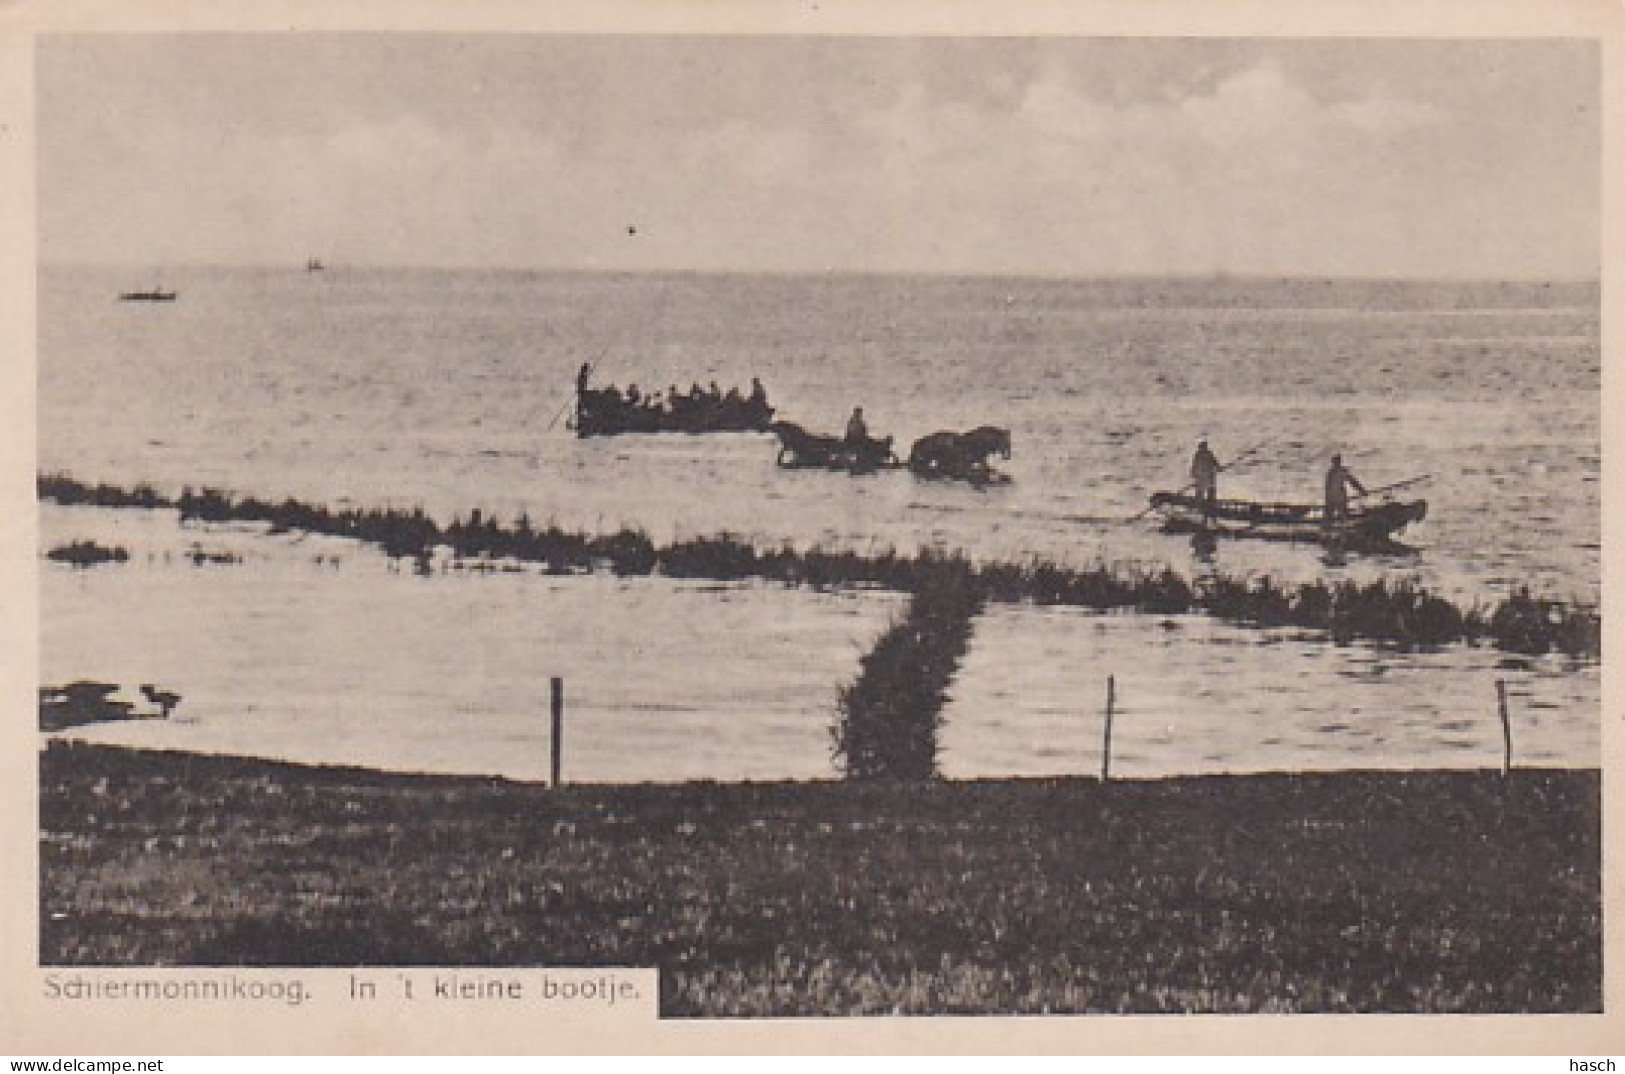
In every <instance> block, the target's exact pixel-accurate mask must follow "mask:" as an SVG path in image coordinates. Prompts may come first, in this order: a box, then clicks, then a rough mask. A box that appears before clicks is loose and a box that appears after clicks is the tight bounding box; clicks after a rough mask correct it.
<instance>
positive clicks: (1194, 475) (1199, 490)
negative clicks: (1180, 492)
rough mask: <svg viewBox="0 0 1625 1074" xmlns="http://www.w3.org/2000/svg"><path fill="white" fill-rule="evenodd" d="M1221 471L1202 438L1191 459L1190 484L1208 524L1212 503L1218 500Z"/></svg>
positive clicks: (1211, 514)
mask: <svg viewBox="0 0 1625 1074" xmlns="http://www.w3.org/2000/svg"><path fill="white" fill-rule="evenodd" d="M1222 469H1223V467H1222V466H1220V465H1219V460H1218V458H1217V456H1215V455H1214V454H1213V451H1212V450H1211V449H1210V448H1209V447H1208V446H1207V438H1206V437H1204V438H1203V439H1202V440H1201V441H1200V442H1199V443H1198V444H1197V445H1196V455H1195V457H1194V458H1192V459H1191V484H1192V485H1194V486H1195V488H1196V498H1197V499H1198V500H1199V501H1201V504H1202V516H1203V517H1204V518H1206V519H1207V520H1208V521H1209V522H1212V520H1213V504H1214V501H1216V500H1217V499H1218V498H1219V471H1220V470H1222Z"/></svg>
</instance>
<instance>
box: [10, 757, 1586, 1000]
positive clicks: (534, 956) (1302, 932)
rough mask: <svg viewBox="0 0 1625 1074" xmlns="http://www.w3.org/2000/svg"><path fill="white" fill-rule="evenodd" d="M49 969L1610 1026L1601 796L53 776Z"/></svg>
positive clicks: (183, 769)
mask: <svg viewBox="0 0 1625 1074" xmlns="http://www.w3.org/2000/svg"><path fill="white" fill-rule="evenodd" d="M40 773H41V824H42V834H41V872H42V880H41V892H40V918H41V936H40V941H41V961H42V962H43V963H44V964H47V965H85V966H89V965H102V966H124V965H238V964H244V965H340V966H344V965H351V966H353V965H386V964H397V965H482V966H487V965H488V966H508V965H558V966H597V965H602V966H656V967H658V968H659V970H660V978H661V1000H660V1008H661V1011H662V1012H663V1014H665V1015H667V1016H674V1017H690V1016H698V1017H711V1016H758V1015H779V1016H785V1015H828V1014H879V1013H893V1012H900V1013H908V1014H933V1013H956V1014H972V1013H981V1014H996V1013H1039V1012H1045V1011H1049V1012H1152V1011H1197V1012H1258V1011H1281V1012H1293V1011H1304V1012H1310V1011H1313V1012H1360V1011H1370V1012H1519V1011H1553V1012H1593V1011H1598V1010H1600V1009H1601V1003H1602V966H1601V944H1602V933H1601V893H1600V882H1599V865H1600V862H1599V858H1600V809H1601V806H1600V799H1599V793H1600V785H1599V776H1598V773H1597V772H1596V771H1594V770H1593V771H1552V770H1531V771H1523V772H1514V773H1513V774H1512V775H1511V777H1510V778H1503V777H1502V776H1501V775H1500V774H1499V773H1493V772H1455V773H1445V772H1418V773H1352V774H1340V775H1308V776H1284V775H1283V776H1247V777H1236V776H1231V777H1210V778H1188V779H1173V780H1161V781H1155V782H1117V783H1111V784H1101V783H1100V782H1098V781H1095V780H1092V779H1056V780H1004V781H979V782H973V783H944V782H936V783H910V784H868V785H858V784H852V783H818V784H784V783H780V784H741V785H712V784H690V785H673V786H636V787H610V786H601V787H587V786H583V787H570V788H565V789H562V790H557V791H550V790H548V789H547V788H545V787H537V786H529V785H521V784H513V783H503V782H497V781H490V780H480V779H459V778H441V777H410V776H391V775H383V774H378V773H371V772H362V771H355V770H339V769H316V768H301V767H295V766H288V765H278V764H270V763H263V762H256V761H244V760H237V759H229V758H211V757H202V756H190V755H182V754H165V753H147V752H138V751H130V750H120V749H113V748H105V747H92V746H66V745H54V746H52V747H51V748H49V749H47V750H46V751H45V752H43V753H42V755H41V769H40Z"/></svg>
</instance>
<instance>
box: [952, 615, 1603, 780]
mask: <svg viewBox="0 0 1625 1074" xmlns="http://www.w3.org/2000/svg"><path fill="white" fill-rule="evenodd" d="M1507 664H1514V665H1515V666H1503V665H1507ZM1108 675H1110V676H1113V677H1114V678H1115V681H1116V704H1115V715H1114V718H1113V727H1112V762H1111V770H1112V774H1113V775H1114V776H1125V777H1133V776H1158V775H1166V774H1170V773H1208V772H1248V771H1269V770H1299V769H1303V770H1323V769H1348V768H1493V767H1499V766H1500V764H1501V762H1502V751H1503V744H1502V732H1501V724H1500V717H1499V715H1498V712H1497V707H1496V694H1495V681H1496V679H1498V678H1500V679H1505V680H1506V681H1507V685H1508V693H1509V695H1510V697H1511V705H1510V708H1511V710H1512V718H1513V732H1514V744H1515V756H1514V763H1517V764H1528V765H1557V766H1571V765H1580V766H1592V765H1596V764H1598V763H1600V760H1601V727H1600V724H1599V720H1598V712H1599V711H1600V696H1601V676H1600V673H1599V669H1598V668H1597V667H1596V666H1594V665H1593V666H1590V667H1584V668H1574V667H1569V666H1565V664H1564V662H1563V661H1562V660H1561V659H1560V658H1549V659H1545V658H1543V659H1540V660H1517V661H1515V662H1510V661H1507V660H1506V659H1505V656H1504V654H1501V653H1499V652H1496V651H1494V650H1490V649H1469V648H1465V647H1461V646H1453V647H1451V648H1449V649H1448V650H1445V651H1442V652H1436V653H1398V652H1387V651H1383V650H1381V649H1377V648H1373V647H1369V646H1364V645H1356V646H1346V647H1344V646H1336V645H1332V644H1329V643H1327V642H1324V641H1320V640H1318V639H1314V638H1309V637H1304V636H1302V635H1301V634H1300V633H1298V632H1294V631H1281V630H1271V631H1261V630H1251V629H1247V628H1244V627H1236V626H1229V625H1226V624H1224V623H1220V622H1217V621H1215V620H1212V619H1208V618H1206V617H1204V616H1173V617H1168V616H1146V615H1121V614H1098V613H1091V612H1087V611H1083V610H1079V609H1069V608H1031V607H1011V606H999V605H994V606H991V607H989V609H988V610H987V612H986V613H984V614H983V615H982V616H981V617H980V618H978V620H977V622H976V629H975V632H974V634H973V635H972V638H971V647H970V652H969V653H968V654H967V656H966V660H965V663H964V665H963V667H962V669H961V674H960V676H959V678H958V679H957V680H956V683H955V686H954V689H953V700H952V701H951V702H950V704H949V705H948V708H947V710H946V712H945V720H946V725H945V727H944V731H943V740H942V744H943V758H944V761H943V770H944V774H946V775H949V776H956V777H969V776H976V775H985V774H989V773H994V772H997V773H1000V774H1010V775H1057V774H1064V773H1098V772H1099V771H1100V768H1101V752H1102V748H1103V737H1104V734H1103V732H1104V723H1105V701H1106V678H1107V676H1108ZM1034 742H1040V743H1042V744H1043V746H1044V747H1045V752H1038V751H1036V750H1034V749H1033V746H1032V744H1033V743H1034Z"/></svg>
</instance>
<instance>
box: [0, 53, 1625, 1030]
mask: <svg viewBox="0 0 1625 1074" xmlns="http://www.w3.org/2000/svg"><path fill="white" fill-rule="evenodd" d="M1603 45H1604V43H1603V41H1602V40H1601V38H1600V37H1599V36H1597V35H1595V34H1594V35H1592V36H1589V37H1588V36H1584V35H1572V36H1540V37H1530V36H1520V35H1506V36H1473V37H1463V36H1453V37H1438V36H1422V35H1418V36H1402V37H1396V36H1379V35H1372V36H1349V35H1333V34H1322V35H1318V36H1317V35H1304V36H1291V37H1286V36H1234V35H1222V34H1217V33H1207V34H1199V35H1186V34H1181V35H1176V36H1168V35H1152V34H1139V35H1111V36H1101V35H1088V34H1082V33H1075V34H1066V33H999V34H992V33H989V34H982V35H974V36H973V35H966V34H933V33H923V32H922V33H872V34H820V33H816V32H813V33H800V32H797V33H772V32H769V33H757V34H749V35H737V34H730V33H725V32H713V31H710V30H707V31H706V32H694V33H687V32H684V33H675V32H666V31H657V30H647V31H643V32H634V33H597V32H548V33H540V32H508V33H484V32H459V31H452V30H445V31H437V32H417V33H393V32H387V31H384V30H366V31H361V30H356V31H346V32H322V33H298V32H286V31H283V32H256V33H237V32H230V31H228V30H212V31H210V32H189V33H176V32H167V33H165V32H160V33H101V32H94V29H89V28H77V29H63V30H59V31H52V32H49V33H41V34H38V35H37V36H36V37H34V39H33V42H32V45H31V52H32V94H33V114H34V119H33V122H34V124H35V129H34V132H33V139H34V144H33V153H34V165H33V175H34V182H35V185H36V189H35V210H34V212H35V227H36V236H35V247H34V250H33V252H32V255H31V257H32V260H33V262H34V266H35V275H34V287H35V310H36V312H35V323H34V335H35V359H34V407H35V429H34V433H35V443H34V445H33V448H32V450H33V453H34V454H33V474H32V482H33V492H34V497H35V499H34V502H33V503H32V504H28V505H20V509H22V510H27V511H30V512H31V513H32V514H33V516H34V517H35V518H36V519H37V529H36V531H35V542H36V547H35V548H34V549H33V552H32V558H33V559H34V561H35V563H34V566H33V567H32V570H34V571H35V572H37V591H38V621H37V637H38V669H37V676H36V678H37V681H36V682H35V683H34V686H35V687H37V693H38V706H37V707H38V713H37V719H38V727H37V732H33V731H31V732H30V734H32V736H33V741H34V743H35V754H34V756H33V757H29V758H27V763H28V764H29V765H34V764H36V763H37V771H38V777H37V778H38V784H37V832H35V833H33V837H32V841H33V843H34V844H35V845H37V854H38V874H37V884H38V888H37V915H36V914H35V912H34V909H33V907H27V908H26V912H27V913H28V915H29V917H30V919H31V921H30V925H29V931H30V934H31V936H32V937H33V938H34V942H35V943H36V944H37V963H36V967H35V968H36V971H37V973H36V977H35V979H36V980H37V981H43V982H44V984H43V986H40V985H38V984H31V985H30V988H32V989H33V990H35V991H40V989H41V987H43V990H44V993H45V996H46V998H47V999H48V1000H52V1001H55V1002H57V1003H58V1005H59V1006H60V1007H61V1008H62V1013H63V1016H64V1017H72V1016H74V1015H73V1012H75V1011H90V1010H92V1009H95V1010H104V1009H111V1008H114V1007H117V1008H119V1009H121V1010H123V1011H125V1012H126V1013H128V1012H129V1011H130V1010H132V1009H140V1006H141V1003H142V1002H144V1001H146V1000H151V999H155V998H159V997H160V996H162V997H163V998H174V997H176V996H179V997H182V998H186V999H197V998H200V997H201V998H213V997H212V996H211V995H210V994H209V990H208V989H209V987H210V986H209V985H208V984H207V982H209V981H214V982H217V983H218V982H219V981H223V980H227V979H229V980H232V981H234V982H236V983H235V984H233V985H232V986H231V987H233V988H237V989H239V995H240V994H241V992H240V990H241V989H243V988H245V987H247V988H248V989H249V990H256V989H257V990H258V992H259V997H258V998H262V999H265V1000H266V1001H267V1002H269V1003H273V1004H274V1003H283V1004H286V1003H289V1002H292V1003H295V1004H296V1003H297V1001H296V1000H293V999H292V998H291V995H292V993H291V992H290V991H289V990H290V989H293V988H306V987H308V986H309V985H308V982H309V981H311V980H322V981H325V980H327V978H326V977H321V976H318V977H303V976H301V974H303V973H307V972H308V973H312V974H318V975H319V974H320V973H321V972H323V971H332V970H339V969H343V970H345V971H346V972H347V973H348V975H349V976H348V980H349V982H350V983H349V985H348V986H347V987H348V989H349V995H350V997H351V998H354V997H355V996H357V995H358V994H359V995H360V996H361V997H362V998H371V997H370V995H369V994H368V992H367V989H368V988H381V989H384V990H386V991H388V990H389V989H391V988H394V987H395V986H394V985H392V984H390V983H389V982H391V981H394V980H396V979H397V978H398V979H399V980H400V981H404V982H408V983H407V984H405V985H403V986H402V987H403V988H404V992H403V993H402V995H403V996H404V998H407V999H411V998H413V996H412V995H411V993H412V986H411V984H410V982H411V981H413V980H414V979H417V980H421V982H424V983H423V986H422V988H420V989H419V992H424V991H425V990H432V994H435V995H438V990H439V989H441V988H442V987H443V986H444V987H445V988H446V989H447V990H448V991H447V995H448V996H452V995H459V996H462V997H463V998H465V999H467V1000H469V1001H470V1002H479V1001H483V1000H489V999H492V998H493V997H498V996H499V994H502V995H506V993H505V992H504V990H505V989H509V988H510V987H511V988H513V989H518V988H520V984H519V980H520V979H519V978H517V977H512V976H509V971H513V972H520V971H523V973H525V974H532V975H534V974H535V973H537V972H539V971H555V970H556V971H572V972H573V971H590V972H587V973H578V974H577V976H576V977H574V978H570V980H571V981H576V982H580V983H579V984H572V985H570V986H569V987H571V988H577V989H578V990H579V991H580V994H581V995H582V996H586V997H587V998H594V999H602V1000H603V1002H604V1003H606V1004H607V1003H609V1002H610V1001H612V1000H613V999H614V997H615V996H618V995H621V996H625V997H627V998H628V1002H630V1001H631V997H633V996H634V995H637V996H639V997H640V998H641V999H642V1000H644V1001H646V1004H645V1005H646V1007H647V1009H648V1010H649V1011H651V1012H653V1013H652V1015H651V1018H652V1019H653V1020H655V1021H658V1022H675V1021H683V1022H690V1023H716V1024H719V1025H741V1024H743V1025H746V1026H748V1025H749V1024H751V1023H753V1022H760V1021H761V1020H764V1019H773V1020H781V1019H794V1020H798V1023H806V1022H808V1021H811V1022H813V1023H816V1024H819V1025H823V1024H833V1023H849V1022H853V1021H856V1022H873V1021H876V1020H881V1019H890V1020H896V1019H903V1020H907V1019H910V1018H913V1017H916V1016H970V1017H973V1018H975V1019H979V1020H984V1021H987V1020H991V1017H992V1016H1007V1015H1049V1016H1075V1015H1094V1016H1107V1017H1106V1018H1105V1021H1107V1022H1111V1021H1112V1020H1113V1016H1122V1015H1140V1016H1190V1015H1261V1014H1268V1015H1306V1014H1313V1015H1359V1016H1375V1015H1393V1014H1405V1015H1422V1014H1425V1015H1536V1014H1539V1015H1553V1014H1556V1015H1600V1014H1602V1013H1603V1011H1604V957H1603V956H1604V930H1603V916H1604V915H1603V906H1604V869H1603V836H1602V830H1603V813H1604V809H1603V793H1602V772H1603V768H1604V737H1605V736H1604V718H1603V673H1602V636H1603V630H1602V602H1603V600H1602V591H1603V551H1602V549H1603V537H1602V534H1603V514H1604V512H1603V494H1602V471H1603V466H1602V456H1603V448H1602V445H1603V439H1604V418H1603V413H1604V405H1603V402H1604V399H1603V359H1602V354H1603V320H1604V317H1603V264H1604V241H1603V238H1604V229H1603V195H1602V192H1603V189H1604V168H1603V143H1604V122H1603V106H1604V92H1603V91H1604V85H1603V70H1604V47H1603ZM25 748H26V747H25ZM1616 968H1617V967H1616ZM135 971H140V973H147V972H151V973H154V974H160V976H158V977H154V978H152V980H154V981H170V982H171V984H169V985H160V984H152V985H150V991H148V992H145V993H144V992H143V991H142V988H143V987H144V986H143V985H142V983H141V982H142V981H144V980H147V978H144V977H142V976H140V973H137V974H136V976H133V977H132V976H129V975H128V973H130V972H135ZM385 971H391V972H385ZM393 971H399V972H398V973H396V972H393ZM170 973H181V974H182V977H180V978H171V977H167V976H162V974H170ZM186 973H194V974H202V975H203V976H202V977H190V978H189V977H186V976H185V974H186ZM617 973H625V974H631V975H632V976H631V977H626V978H617V977H616V976H615V974H617ZM639 973H642V974H643V975H642V976H638V974H639ZM109 974H113V976H108V975H109ZM357 974H361V975H362V976H359V977H358V976H357ZM413 974H416V975H418V976H417V977H416V978H414V977H413ZM537 980H538V979H537V978H535V977H533V976H531V977H526V978H524V984H523V987H524V988H525V989H532V990H534V989H536V988H541V987H547V985H546V984H545V982H547V981H550V980H553V979H551V978H545V977H544V978H541V979H540V980H542V981H543V982H544V984H537ZM558 980H563V978H559V979H558ZM200 981H202V982H204V983H203V984H199V982H200ZM244 981H246V982H250V984H249V985H247V986H245V985H244V984H243V982H244ZM632 981H635V982H638V983H637V984H633V983H628V982H632ZM175 982H180V983H175ZM186 982H190V983H189V984H188V983H186ZM302 982H303V983H302ZM358 982H359V983H358ZM379 982H383V983H379ZM431 982H432V983H431ZM193 986H196V987H193ZM219 987H222V988H224V987H226V986H224V985H221V986H219ZM552 987H554V988H555V992H556V991H557V988H558V987H559V986H558V985H557V984H556V983H555V984H554V985H553V986H552ZM166 988H167V989H170V991H169V992H165V991H164V990H165V989H166ZM278 988H280V989H281V990H282V991H281V992H276V991H275V990H276V989H278ZM358 988H359V989H360V990H361V991H360V992H359V993H358V992H357V989H358ZM589 988H590V989H591V990H592V991H591V994H590V996H589V995H588V992H587V991H586V990H588V989H589ZM200 989H201V992H200V991H199V990H200ZM318 990H319V991H320V990H322V989H320V988H319V989H318ZM617 990H620V991H617ZM640 990H641V991H640ZM649 990H652V994H649V995H643V994H642V992H643V991H649ZM513 995H515V996H517V995H518V992H517V991H516V992H514V993H513ZM571 995H572V996H574V995H576V993H571ZM84 997H89V998H84ZM323 998H324V999H326V998H327V997H326V996H325V995H324V996H323ZM397 998H400V997H397ZM418 1001H419V1002H421V997H418ZM1059 1021H1061V1022H1065V1021H1066V1020H1065V1019H1059ZM1380 1021H1381V1020H1380V1019H1379V1020H1377V1022H1380ZM1169 1024H1172V1021H1171V1020H1169V1019H1159V1020H1155V1021H1153V1022H1152V1028H1154V1027H1156V1026H1159V1025H1169ZM1446 1026H1447V1028H1448V1026H1449V1023H1446ZM1141 1028H1142V1029H1145V1028H1147V1027H1145V1026H1144V1025H1143V1024H1142V1025H1141ZM1356 1031H1357V1030H1356Z"/></svg>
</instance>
